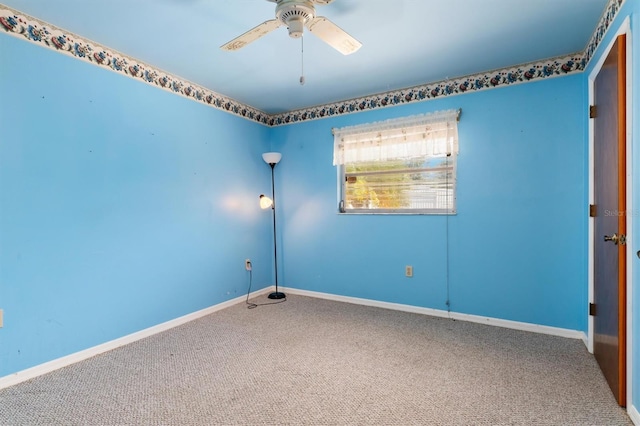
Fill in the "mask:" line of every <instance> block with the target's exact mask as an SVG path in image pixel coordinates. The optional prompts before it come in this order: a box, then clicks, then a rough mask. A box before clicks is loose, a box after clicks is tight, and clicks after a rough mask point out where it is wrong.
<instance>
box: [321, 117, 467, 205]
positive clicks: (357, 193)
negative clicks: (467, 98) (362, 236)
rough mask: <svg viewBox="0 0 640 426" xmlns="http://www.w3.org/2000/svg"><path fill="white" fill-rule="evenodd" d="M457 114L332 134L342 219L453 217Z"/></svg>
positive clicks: (345, 129) (364, 126)
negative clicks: (359, 215)
mask: <svg viewBox="0 0 640 426" xmlns="http://www.w3.org/2000/svg"><path fill="white" fill-rule="evenodd" d="M459 113H460V111H459V110H449V111H441V112H436V113H432V114H426V115H420V116H413V117H407V118H403V119H396V120H389V121H384V122H379V123H372V124H364V125H358V126H351V127H344V128H342V129H334V131H333V132H334V152H333V164H334V165H337V166H338V179H339V185H338V187H339V194H338V196H339V210H340V212H342V213H414V214H455V213H456V160H457V155H458V124H457V121H458V117H459Z"/></svg>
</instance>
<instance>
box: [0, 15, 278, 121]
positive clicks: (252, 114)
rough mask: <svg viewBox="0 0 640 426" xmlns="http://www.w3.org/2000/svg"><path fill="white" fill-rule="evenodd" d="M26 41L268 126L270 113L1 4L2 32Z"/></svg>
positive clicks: (0, 22) (0, 26) (0, 29)
mask: <svg viewBox="0 0 640 426" xmlns="http://www.w3.org/2000/svg"><path fill="white" fill-rule="evenodd" d="M2 30H4V31H5V32H6V33H8V34H10V35H13V36H16V37H20V38H24V39H27V40H28V41H31V42H33V43H37V44H39V45H41V46H45V47H49V48H51V49H53V50H56V51H58V52H61V53H65V54H67V55H70V56H73V57H75V58H77V59H80V60H83V61H87V62H90V63H92V64H94V65H97V66H100V67H104V68H107V69H110V70H111V71H115V72H117V73H120V74H124V75H126V76H128V77H131V78H134V79H137V80H140V81H143V82H145V83H147V84H151V85H154V86H157V87H159V88H161V89H164V90H167V91H169V92H172V93H174V94H176V95H181V96H185V97H187V98H190V99H192V100H194V101H198V102H202V103H203V104H206V105H209V106H212V107H214V108H217V109H220V110H223V111H227V112H229V113H232V114H235V115H239V116H241V117H244V118H247V119H249V120H253V121H257V122H258V123H262V124H267V123H268V121H269V119H270V118H271V117H270V115H269V114H267V113H265V112H263V111H260V110H258V109H256V108H253V107H250V106H248V105H244V104H242V103H240V102H238V101H235V100H233V99H231V98H229V97H226V96H224V95H221V94H219V93H216V92H214V91H212V90H209V89H206V88H204V87H201V86H198V85H197V84H194V83H191V82H189V81H187V80H184V79H182V78H179V77H176V76H173V75H171V74H169V73H167V72H164V71H162V70H159V69H157V68H153V67H151V66H149V65H146V64H144V63H142V62H140V61H138V60H136V59H133V58H130V57H127V56H125V55H122V54H121V53H118V52H116V51H113V50H109V49H107V48H105V47H103V46H100V45H98V44H96V43H93V42H88V41H86V40H83V39H82V38H81V37H78V36H76V35H74V34H72V33H69V32H66V31H63V30H61V29H59V28H56V27H54V26H53V25H50V24H46V23H43V22H40V21H38V20H36V19H35V18H32V17H30V16H27V15H23V14H21V13H20V12H18V11H15V10H12V9H10V8H9V7H7V6H5V5H3V4H0V31H2Z"/></svg>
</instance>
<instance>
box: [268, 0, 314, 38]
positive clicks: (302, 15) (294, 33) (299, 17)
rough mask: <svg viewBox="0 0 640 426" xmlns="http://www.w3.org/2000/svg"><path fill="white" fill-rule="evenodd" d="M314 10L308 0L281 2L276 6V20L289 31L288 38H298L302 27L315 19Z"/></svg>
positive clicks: (283, 0) (286, 0)
mask: <svg viewBox="0 0 640 426" xmlns="http://www.w3.org/2000/svg"><path fill="white" fill-rule="evenodd" d="M315 16H316V10H315V8H314V7H313V3H312V2H311V1H308V0H282V1H280V2H278V5H277V6H276V18H277V19H279V20H280V21H281V22H282V23H283V24H285V25H286V26H287V28H288V29H289V36H290V37H293V38H300V37H302V34H303V32H304V25H305V24H306V23H307V22H309V21H310V20H312V19H313V18H315Z"/></svg>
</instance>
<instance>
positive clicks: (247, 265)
mask: <svg viewBox="0 0 640 426" xmlns="http://www.w3.org/2000/svg"><path fill="white" fill-rule="evenodd" d="M244 269H246V270H247V271H250V270H251V259H245V261H244Z"/></svg>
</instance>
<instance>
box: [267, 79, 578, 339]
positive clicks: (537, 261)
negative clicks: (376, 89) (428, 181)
mask: <svg viewBox="0 0 640 426" xmlns="http://www.w3.org/2000/svg"><path fill="white" fill-rule="evenodd" d="M582 86H583V75H574V76H567V77H562V78H556V79H551V80H548V81H540V82H536V83H530V84H524V85H517V86H512V87H509V88H503V89H496V90H490V91H484V92H477V93H471V94H465V95H461V96H456V97H450V98H445V99H441V100H433V101H428V102H424V103H419V104H412V105H406V106H402V107H395V108H389V109H385V110H378V111H371V112H365V113H359V114H354V115H348V116H342V117H337V118H332V119H324V120H320V121H314V122H307V123H300V124H295V125H290V126H285V127H280V128H275V129H274V130H273V132H272V134H271V138H272V144H273V146H274V148H276V149H279V150H281V151H282V152H283V160H282V163H281V164H280V165H279V170H278V172H279V173H278V178H279V181H278V185H279V188H280V194H281V195H280V206H281V207H282V208H281V212H283V214H282V220H281V222H280V223H283V225H282V226H281V228H280V229H281V230H282V233H283V234H282V238H283V243H284V247H285V249H284V250H283V255H282V257H281V259H282V270H283V274H282V275H283V280H282V284H283V285H284V286H289V287H295V288H301V289H305V290H311V291H318V292H325V293H331V294H338V295H345V296H353V297H360V298H366V299H374V300H380V301H386V302H394V303H402V304H408V305H415V306H421V307H428V308H435V309H442V310H446V309H447V306H446V300H447V285H446V282H447V279H446V277H447V273H448V275H449V297H450V302H451V310H452V311H455V312H461V313H468V314H475V315H483V316H489V317H496V318H502V319H508V320H515V321H523V322H529V323H535V324H542V325H548V326H555V327H562V328H567V329H574V330H583V331H586V315H585V309H586V308H585V307H586V303H587V287H586V277H587V269H586V268H587V260H586V259H587V251H586V247H587V244H586V242H587V239H586V225H587V219H586V213H585V212H586V210H585V209H586V205H587V199H586V190H585V187H586V180H585V179H586V174H585V167H586V143H585V140H586V139H585V138H586V134H585V131H586V130H585V128H584V125H583V123H584V120H583V116H584V111H585V110H584V108H585V100H584V98H583V95H582V93H583V91H582ZM449 108H462V118H461V121H460V123H459V140H460V155H459V161H458V197H457V206H458V214H457V215H456V216H450V217H448V218H447V217H446V216H416V215H412V216H404V215H395V216H393V215H392V216H381V215H339V214H337V213H336V212H337V201H336V197H337V196H336V187H337V179H336V168H335V167H334V166H333V165H332V152H333V137H332V135H331V128H332V127H342V126H346V125H353V124H358V123H365V122H373V121H378V120H385V119H389V118H392V117H400V116H406V115H412V114H419V113H425V112H430V111H436V110H443V109H449ZM447 221H449V224H448V228H449V231H448V232H449V237H448V238H447ZM447 241H448V250H449V258H450V263H449V268H448V269H449V270H448V271H447V267H446V251H447ZM405 265H413V267H414V277H413V278H406V277H405V276H404V266H405Z"/></svg>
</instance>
